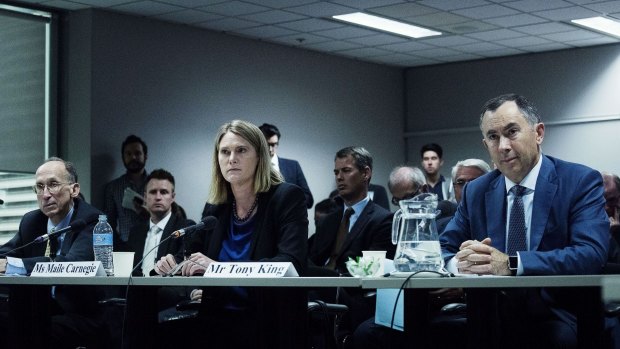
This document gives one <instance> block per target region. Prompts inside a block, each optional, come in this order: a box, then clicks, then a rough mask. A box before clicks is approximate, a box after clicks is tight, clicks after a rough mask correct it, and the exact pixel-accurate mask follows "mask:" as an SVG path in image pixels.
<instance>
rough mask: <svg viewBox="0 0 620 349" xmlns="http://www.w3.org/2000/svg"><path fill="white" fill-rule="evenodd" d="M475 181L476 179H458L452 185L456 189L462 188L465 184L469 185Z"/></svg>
mask: <svg viewBox="0 0 620 349" xmlns="http://www.w3.org/2000/svg"><path fill="white" fill-rule="evenodd" d="M474 179H476V178H472V179H457V180H456V181H454V182H453V183H452V185H454V186H455V187H462V186H464V185H465V184H467V183H469V182H471V181H473V180H474Z"/></svg>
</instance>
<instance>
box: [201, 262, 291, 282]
mask: <svg viewBox="0 0 620 349" xmlns="http://www.w3.org/2000/svg"><path fill="white" fill-rule="evenodd" d="M288 276H299V274H297V270H295V267H294V266H293V264H292V263H291V262H212V263H211V264H209V267H208V268H207V271H206V272H205V274H204V277H229V278H245V277H254V278H270V277H288Z"/></svg>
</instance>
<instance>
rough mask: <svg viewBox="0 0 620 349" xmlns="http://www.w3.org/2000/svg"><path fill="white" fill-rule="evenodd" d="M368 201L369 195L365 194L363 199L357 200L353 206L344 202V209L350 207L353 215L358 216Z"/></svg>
mask: <svg viewBox="0 0 620 349" xmlns="http://www.w3.org/2000/svg"><path fill="white" fill-rule="evenodd" d="M369 202H370V196H368V195H366V197H365V198H364V199H362V200H360V201H358V202H357V203H356V204H354V205H353V206H347V205H346V204H344V209H345V210H346V209H347V207H351V208H353V210H354V211H355V213H354V214H353V215H355V216H359V214H360V213H361V212H362V211H363V210H364V208H365V207H366V205H368V203H369Z"/></svg>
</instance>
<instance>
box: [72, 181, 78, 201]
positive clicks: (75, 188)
mask: <svg viewBox="0 0 620 349" xmlns="http://www.w3.org/2000/svg"><path fill="white" fill-rule="evenodd" d="M78 195H80V183H73V188H71V197H72V198H74V199H75V198H77V197H78Z"/></svg>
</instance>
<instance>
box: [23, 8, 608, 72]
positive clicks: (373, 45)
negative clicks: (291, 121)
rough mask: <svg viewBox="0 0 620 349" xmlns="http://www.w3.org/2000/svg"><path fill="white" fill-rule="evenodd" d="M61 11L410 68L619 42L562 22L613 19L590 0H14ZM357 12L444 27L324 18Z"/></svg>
mask: <svg viewBox="0 0 620 349" xmlns="http://www.w3.org/2000/svg"><path fill="white" fill-rule="evenodd" d="M21 2H22V3H29V4H37V5H41V6H45V7H51V8H59V9H66V10H80V9H85V8H91V7H92V8H104V9H107V10H110V11H117V12H122V13H126V14H131V15H135V16H143V17H148V18H153V19H158V20H163V21H169V22H176V23H183V24H187V25H191V26H196V27H201V28H206V29H210V30H214V31H218V32H224V33H227V34H231V35H238V36H243V37H248V38H251V39H256V40H262V41H266V42H272V43H276V44H281V45H287V46H293V47H298V48H301V49H307V50H313V51H321V52H326V53H329V54H334V55H339V56H345V57H348V58H351V59H356V60H361V61H368V62H374V63H379V64H385V65H390V66H398V67H415V66H423V65H431V64H441V63H448V62H458V61H469V60H476V59H483V58H488V57H500V56H511V55H519V54H525V53H533V52H543V51H552V50H561V49H568V48H575V47H585V46H594V45H602V44H610V43H617V42H620V39H619V38H614V37H610V36H607V35H603V34H599V33H597V32H594V31H589V30H586V29H581V28H579V27H576V26H573V25H571V24H568V21H569V20H570V19H578V18H585V17H592V16H600V15H603V16H607V17H611V18H616V19H620V1H597V0H517V1H514V0H420V1H401V0H331V1H315V0H232V1H223V0H157V1H155V0H150V1H129V0H71V1H69V0H21ZM356 11H363V12H367V13H371V14H376V15H381V16H384V17H389V18H392V19H397V20H400V21H403V22H408V23H411V24H417V25H421V26H424V27H427V28H430V29H434V30H437V31H440V32H442V33H443V35H441V36H435V37H429V38H425V39H409V38H405V37H402V36H398V35H393V34H387V33H384V32H380V31H375V30H370V29H364V28H361V27H357V26H354V25H347V24H343V23H340V22H336V21H333V20H330V19H329V17H330V16H332V15H338V14H344V13H349V12H356Z"/></svg>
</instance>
